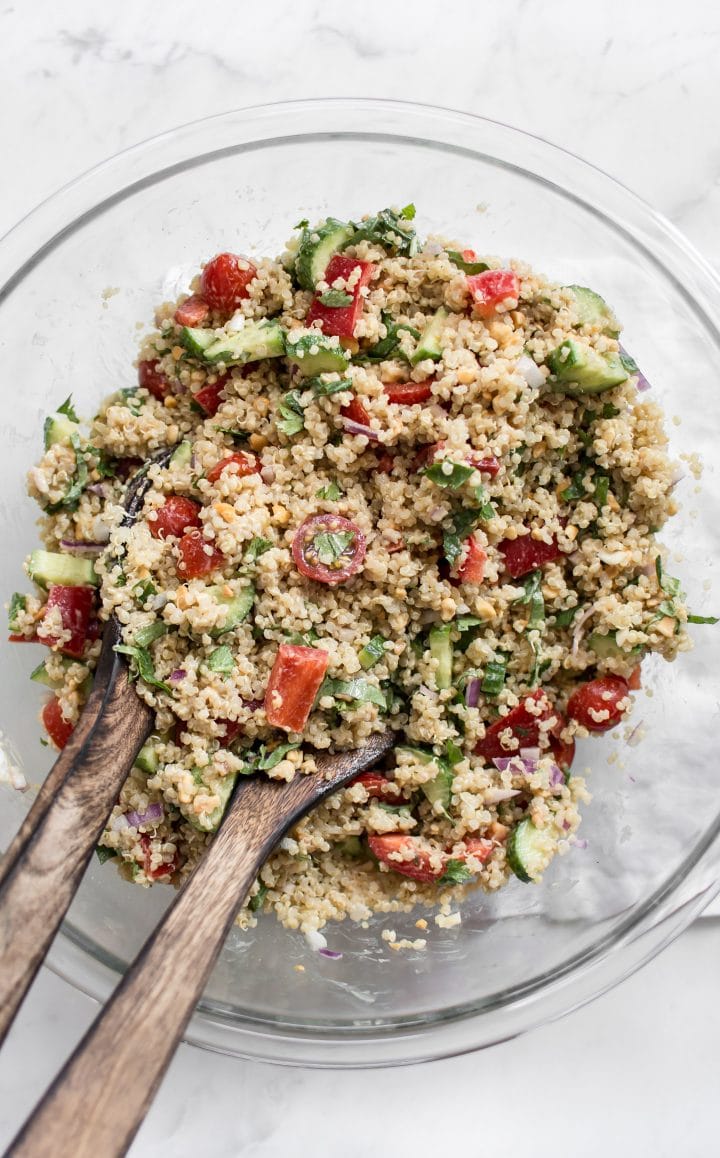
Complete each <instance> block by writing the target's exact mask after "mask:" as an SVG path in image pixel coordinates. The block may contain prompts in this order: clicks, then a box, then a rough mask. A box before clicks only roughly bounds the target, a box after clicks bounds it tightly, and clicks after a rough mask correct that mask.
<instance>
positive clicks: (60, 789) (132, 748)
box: [0, 652, 152, 1044]
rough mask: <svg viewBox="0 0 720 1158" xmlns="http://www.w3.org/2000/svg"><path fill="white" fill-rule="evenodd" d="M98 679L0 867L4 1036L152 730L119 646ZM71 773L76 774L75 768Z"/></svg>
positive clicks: (0, 1027)
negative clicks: (123, 662) (141, 748)
mask: <svg viewBox="0 0 720 1158" xmlns="http://www.w3.org/2000/svg"><path fill="white" fill-rule="evenodd" d="M105 663H106V665H109V666H113V665H116V666H114V667H113V671H112V673H111V674H110V676H109V678H108V673H107V671H102V670H101V668H100V667H99V668H98V679H97V681H96V682H97V687H96V689H95V690H94V691H93V692H92V693H91V696H90V699H89V701H88V704H87V706H86V709H85V711H84V712H83V715H82V716H81V718H80V721H79V723H78V727H77V728H76V729H75V732H73V735H72V736H71V738H70V741H69V742H68V744H67V746H66V748H65V749H64V750H63V751H62V752H61V754H60V756H59V757H58V759H57V761H56V762H55V765H54V766H53V768H52V769H51V771H50V774H49V776H48V778H47V780H46V782H45V785H44V786H43V788H42V789H41V791H40V793H39V795H38V798H37V800H36V801H35V803H34V805H33V807H32V808H31V810H30V812H29V813H28V815H27V817H26V818H25V821H24V822H23V824H22V826H21V828H20V831H19V833H18V835H17V836H16V837H15V840H14V841H13V842H12V844H11V845H10V848H9V849H8V852H7V854H6V858H5V861H4V862H3V868H2V875H0V1044H1V1043H2V1041H3V1040H4V1037H5V1034H6V1033H7V1031H8V1029H9V1027H10V1025H11V1024H12V1021H13V1018H14V1017H15V1014H16V1013H17V1011H18V1009H19V1007H20V1005H21V1003H22V1000H23V998H24V996H25V994H26V992H27V990H28V988H29V986H30V985H31V983H32V981H33V978H34V977H35V974H36V972H37V970H38V967H39V965H40V963H41V962H42V960H43V958H44V957H45V954H46V953H47V950H48V948H49V946H50V942H51V941H52V939H53V937H54V936H55V933H56V931H57V929H58V926H59V925H60V922H61V921H62V919H63V917H64V916H65V913H66V912H67V909H68V907H69V905H70V902H71V900H72V898H73V895H74V894H75V891H76V889H77V887H78V885H79V884H80V879H81V877H82V875H83V873H84V871H85V868H86V866H87V863H88V860H89V859H90V856H91V855H92V851H93V849H94V847H95V845H96V844H97V841H98V838H99V836H100V833H101V832H102V830H103V827H104V826H105V823H106V821H107V817H108V814H109V812H110V810H111V808H112V806H113V804H114V802H115V799H116V797H117V795H118V792H119V791H120V788H121V786H122V784H123V781H124V780H125V777H126V776H127V774H128V772H129V771H130V768H131V767H132V765H133V762H134V759H135V756H136V755H137V752H138V750H139V749H140V747H141V746H142V744H143V742H144V741H145V739H146V738H147V736H148V733H149V731H150V726H151V720H152V713H151V711H150V709H149V708H148V707H147V706H146V705H145V704H144V703H142V701H141V700H140V699H139V698H138V697H137V695H136V693H135V691H134V689H133V687H132V685H131V684H130V683H129V681H128V676H127V670H126V668H125V666H124V665H123V664H122V661H121V660H120V659H119V657H117V656H115V655H114V654H113V653H112V652H110V653H109V655H108V658H107V659H106V661H105ZM70 773H72V775H70Z"/></svg>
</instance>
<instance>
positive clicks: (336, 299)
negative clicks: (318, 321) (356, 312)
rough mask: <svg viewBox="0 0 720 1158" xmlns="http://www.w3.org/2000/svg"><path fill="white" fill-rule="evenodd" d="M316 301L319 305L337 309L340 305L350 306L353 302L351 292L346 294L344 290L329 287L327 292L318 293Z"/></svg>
mask: <svg viewBox="0 0 720 1158" xmlns="http://www.w3.org/2000/svg"><path fill="white" fill-rule="evenodd" d="M318 301H319V302H320V305H321V306H329V307H330V308H331V309H338V308H340V307H341V306H351V305H352V304H353V296H352V294H346V293H345V292H344V290H339V289H330V290H328V291H327V293H324V294H320V296H319V298H318Z"/></svg>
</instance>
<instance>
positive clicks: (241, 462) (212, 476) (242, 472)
mask: <svg viewBox="0 0 720 1158" xmlns="http://www.w3.org/2000/svg"><path fill="white" fill-rule="evenodd" d="M228 467H232V468H233V474H236V475H237V476H238V478H245V477H246V476H247V475H249V474H260V463H259V461H258V460H257V458H256V457H255V455H254V454H245V453H244V451H242V450H239V451H237V453H236V454H229V455H227V457H226V458H221V459H220V462H216V463H215V466H214V467H213V468H212V470H209V471H208V472H207V480H208V482H211V483H214V482H217V480H218V479H219V478H220V475H221V474H222V473H223V471H225V470H227V469H228Z"/></svg>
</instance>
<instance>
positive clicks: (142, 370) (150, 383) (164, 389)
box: [138, 360, 170, 402]
mask: <svg viewBox="0 0 720 1158" xmlns="http://www.w3.org/2000/svg"><path fill="white" fill-rule="evenodd" d="M158 365H159V362H158V361H157V360H155V361H152V362H151V361H145V362H138V384H139V385H140V386H144V387H145V389H146V390H149V391H150V393H151V394H152V396H153V398H157V400H158V402H162V401H163V400H164V399H165V398H167V396H168V394H169V393H170V383H169V382H168V380H167V378H166V377H165V375H164V374H163V372H162V370H158Z"/></svg>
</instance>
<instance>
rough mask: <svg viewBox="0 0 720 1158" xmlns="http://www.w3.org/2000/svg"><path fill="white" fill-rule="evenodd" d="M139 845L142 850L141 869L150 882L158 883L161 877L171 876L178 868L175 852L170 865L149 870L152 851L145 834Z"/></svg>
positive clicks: (162, 865)
mask: <svg viewBox="0 0 720 1158" xmlns="http://www.w3.org/2000/svg"><path fill="white" fill-rule="evenodd" d="M140 844H141V845H142V850H143V869H144V871H145V876H146V877H149V878H150V880H151V881H159V880H161V879H162V878H163V877H169V876H172V874H173V873H174V872H175V871H176V869H177V867H178V853H177V852H176V853H175V854H174V856H173V858H172V861H171V862H170V864H161V865H158V867H157V868H150V865H151V864H152V849H151V847H150V837H149V836H148V834H147V833H146V832H144V833H143V834H142V836H141V837H140Z"/></svg>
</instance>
